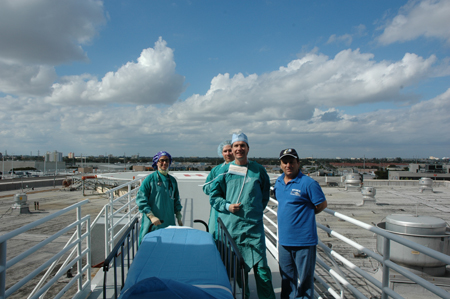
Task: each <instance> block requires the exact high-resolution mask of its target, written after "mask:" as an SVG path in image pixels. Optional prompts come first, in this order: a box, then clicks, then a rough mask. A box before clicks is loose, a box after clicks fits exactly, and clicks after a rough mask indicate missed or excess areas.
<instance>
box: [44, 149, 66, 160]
mask: <svg viewBox="0 0 450 299" xmlns="http://www.w3.org/2000/svg"><path fill="white" fill-rule="evenodd" d="M62 157H63V156H62V153H60V152H58V151H54V152H47V153H46V154H45V161H48V162H62V160H63V158H62Z"/></svg>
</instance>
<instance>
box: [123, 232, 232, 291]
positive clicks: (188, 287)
mask: <svg viewBox="0 0 450 299" xmlns="http://www.w3.org/2000/svg"><path fill="white" fill-rule="evenodd" d="M120 298H121V299H138V298H205V299H206V298H208V299H210V298H224V299H225V298H233V296H232V293H231V286H230V282H229V280H228V277H227V274H226V270H225V266H224V265H223V263H222V260H221V259H220V254H219V252H218V251H217V248H216V245H215V244H214V240H213V238H212V236H211V234H209V233H207V232H203V231H200V230H196V229H191V228H185V227H183V228H179V227H177V228H172V227H168V228H165V229H160V230H157V231H154V232H151V233H148V234H147V235H146V236H145V237H144V239H143V240H142V243H141V245H140V247H139V250H138V252H137V254H136V257H135V259H134V261H133V264H132V265H131V267H130V271H129V272H128V276H127V280H126V282H125V286H124V288H123V290H122V292H121V296H120Z"/></svg>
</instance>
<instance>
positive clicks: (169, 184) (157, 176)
mask: <svg viewBox="0 0 450 299" xmlns="http://www.w3.org/2000/svg"><path fill="white" fill-rule="evenodd" d="M171 163H172V157H171V156H170V154H169V153H168V152H165V151H160V152H158V153H157V154H156V155H155V156H154V157H153V168H154V169H157V170H156V171H155V172H153V173H152V174H150V175H148V176H147V177H146V178H145V179H144V181H143V182H142V185H141V187H140V188H139V191H138V194H137V196H136V204H137V205H138V207H139V212H141V213H142V223H141V230H140V232H139V244H141V242H142V238H144V236H145V235H146V234H147V233H148V232H149V229H150V225H151V224H153V227H152V231H154V230H157V229H161V228H165V227H168V226H169V225H175V217H174V214H175V216H176V219H177V222H178V225H180V226H183V222H182V215H181V208H182V206H181V204H180V194H179V192H178V184H177V181H176V179H175V178H174V177H173V176H171V175H169V166H170V164H171ZM161 220H163V222H162V221H161Z"/></svg>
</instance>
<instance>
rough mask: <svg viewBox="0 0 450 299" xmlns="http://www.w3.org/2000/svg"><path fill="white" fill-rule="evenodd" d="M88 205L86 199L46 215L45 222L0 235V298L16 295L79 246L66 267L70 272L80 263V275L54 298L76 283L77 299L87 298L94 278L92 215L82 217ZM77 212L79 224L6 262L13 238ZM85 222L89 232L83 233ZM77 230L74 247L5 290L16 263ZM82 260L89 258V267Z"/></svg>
mask: <svg viewBox="0 0 450 299" xmlns="http://www.w3.org/2000/svg"><path fill="white" fill-rule="evenodd" d="M87 203H89V200H84V201H81V202H79V203H76V204H74V205H71V206H69V207H67V208H64V209H62V210H60V211H58V212H56V213H53V214H51V215H49V216H46V217H44V218H42V219H39V220H37V221H35V222H32V223H29V224H27V225H24V226H23V227H20V228H18V229H16V230H14V231H11V232H9V233H6V234H5V235H3V236H0V299H5V298H7V297H9V296H10V295H11V294H13V293H14V292H15V291H17V290H18V289H20V288H21V287H22V286H24V285H25V284H26V283H28V282H29V281H30V280H31V279H33V278H35V277H36V276H37V275H38V274H40V273H41V272H43V271H44V270H45V269H46V268H47V267H49V266H50V265H51V264H52V263H53V262H54V261H56V260H58V259H59V258H60V257H61V256H63V255H64V254H66V253H67V252H68V251H69V250H70V249H72V248H74V247H76V248H77V256H76V257H75V258H74V259H73V261H72V262H71V263H69V265H68V266H67V267H66V268H67V270H68V269H70V268H69V267H72V266H73V265H74V264H75V263H77V270H78V274H77V275H75V276H74V277H73V278H72V279H71V280H70V281H69V284H68V285H67V286H66V287H65V288H64V289H63V290H62V291H60V292H59V293H58V295H57V296H56V297H55V298H59V297H61V296H62V295H63V294H64V293H65V290H67V289H68V288H69V287H70V286H71V285H73V284H74V283H75V282H77V284H78V290H77V293H76V295H75V296H74V298H81V297H83V296H84V297H85V296H86V295H87V294H88V292H89V291H90V284H91V275H90V271H91V270H90V269H91V264H90V250H91V248H90V216H89V215H87V216H85V217H81V206H82V205H84V204H87ZM74 209H76V211H77V215H76V221H75V222H73V223H72V224H70V225H68V226H67V227H66V228H64V229H62V230H60V231H58V232H57V233H55V234H54V235H52V236H50V237H49V238H47V239H46V240H43V241H42V242H40V243H38V244H37V245H35V246H33V247H32V248H30V249H28V250H26V251H25V252H23V253H21V254H19V255H17V256H16V257H14V258H12V259H10V260H9V261H7V257H6V252H7V243H8V241H9V240H10V239H11V238H14V237H16V236H18V235H20V234H22V233H24V232H26V231H28V230H30V229H33V228H35V227H37V226H39V225H41V224H43V223H46V222H47V221H50V220H52V219H54V218H57V217H59V216H62V215H64V214H65V213H67V212H70V211H72V210H74ZM84 223H86V224H87V225H86V232H85V233H84V234H83V233H82V231H81V228H82V225H83V224H84ZM74 228H76V232H77V239H76V240H74V241H73V242H72V243H71V244H69V245H68V246H65V248H63V249H62V250H60V251H59V252H57V253H56V254H55V255H54V256H53V257H52V258H50V259H49V260H47V261H44V263H43V264H41V265H40V266H39V267H37V268H36V269H35V270H34V271H32V272H31V273H29V274H28V275H26V276H25V277H24V278H22V279H21V280H20V281H18V282H16V283H15V284H14V285H12V286H11V287H9V288H8V289H6V271H7V270H8V269H9V268H11V267H12V266H14V265H15V264H17V263H19V262H21V261H23V259H25V258H27V257H28V256H30V255H32V254H33V253H35V252H37V251H38V250H40V249H42V248H43V247H44V246H45V245H48V244H50V243H51V242H52V241H54V240H56V238H58V237H60V236H61V235H63V234H64V233H66V232H68V231H69V230H71V229H74ZM83 241H86V245H85V248H84V250H83V248H82V242H83ZM83 257H86V264H85V266H84V267H83V264H82V259H83ZM63 273H64V272H60V273H59V274H56V275H55V277H54V278H53V279H52V280H50V281H49V282H48V283H47V284H45V285H44V286H43V287H42V288H40V289H39V290H38V291H36V292H35V294H34V295H33V296H31V298H33V299H34V298H38V297H39V296H40V295H41V294H43V293H44V292H46V291H47V290H48V289H49V288H50V287H51V286H52V285H53V283H54V282H55V281H56V280H57V279H59V278H60V277H61V276H62V275H63ZM83 273H86V275H85V279H86V281H85V282H84V283H83Z"/></svg>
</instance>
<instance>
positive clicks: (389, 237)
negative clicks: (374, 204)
mask: <svg viewBox="0 0 450 299" xmlns="http://www.w3.org/2000/svg"><path fill="white" fill-rule="evenodd" d="M270 202H271V203H275V204H278V202H277V201H276V200H274V199H271V200H270ZM266 209H267V210H269V211H270V212H271V213H273V212H275V211H274V210H273V209H272V208H271V207H270V206H267V208H266ZM324 212H325V213H328V214H330V215H333V216H335V217H338V218H340V219H342V220H345V221H347V222H349V223H352V224H354V225H356V226H359V227H361V228H364V229H366V230H368V231H371V232H373V233H375V234H378V235H381V236H383V237H384V238H385V242H384V245H385V248H384V250H385V251H384V254H383V256H381V255H379V254H377V253H375V252H373V251H372V250H370V249H368V248H366V247H364V246H362V245H360V244H358V243H356V242H354V241H353V240H350V239H349V238H346V237H345V236H343V235H341V234H339V233H338V232H336V231H334V230H332V229H331V228H329V227H326V226H324V225H322V224H320V223H317V227H318V228H320V229H322V230H324V231H325V232H327V234H329V235H330V236H333V237H336V238H338V239H340V240H341V241H343V242H345V243H347V244H349V245H350V246H352V247H354V248H356V249H358V250H359V251H361V252H364V253H365V254H367V255H368V256H370V257H372V258H374V259H375V260H377V261H378V262H380V263H381V264H382V265H383V279H382V281H381V282H380V281H378V280H376V279H375V278H373V277H372V276H371V275H370V274H369V273H367V272H366V271H364V270H362V269H360V268H358V267H357V266H356V265H354V264H353V263H352V262H350V261H349V260H347V259H345V258H344V257H343V256H341V255H339V254H338V253H337V252H335V251H334V250H331V249H330V248H328V247H327V246H326V245H325V244H323V243H322V242H321V241H320V240H319V246H320V247H321V248H322V249H323V250H324V252H325V253H326V254H327V255H328V257H329V258H330V259H331V261H332V263H333V266H334V267H335V268H336V271H337V272H336V271H335V270H333V269H332V268H331V267H329V266H328V265H327V264H326V263H325V262H324V261H323V260H322V259H320V257H317V264H318V265H319V266H320V267H322V268H324V269H325V270H326V271H327V272H328V273H329V275H331V277H332V279H333V280H335V281H336V282H337V285H338V287H340V288H341V291H340V293H341V294H340V295H339V294H338V293H337V292H336V291H334V290H333V289H332V288H331V287H330V286H329V285H328V284H326V282H325V281H324V280H323V279H321V278H320V279H317V281H318V282H319V283H321V284H322V285H323V286H324V287H325V288H326V289H327V290H328V292H329V293H330V294H331V295H332V296H333V297H334V298H343V297H344V293H343V291H344V290H343V289H342V287H341V284H342V285H343V286H344V287H345V288H346V289H348V290H350V291H351V292H352V293H353V295H354V296H356V297H358V298H360V297H361V296H362V297H361V298H365V296H364V295H362V293H361V292H360V291H359V290H357V289H356V288H354V287H353V286H351V285H349V284H348V281H347V280H346V279H345V277H344V275H343V274H342V272H341V271H340V270H339V269H337V268H339V266H338V265H337V263H336V262H335V261H334V258H337V259H338V260H339V261H340V262H342V264H343V265H344V266H345V267H346V268H347V269H349V270H351V271H352V272H355V273H357V274H359V275H360V276H361V277H363V278H364V279H366V280H367V281H368V282H370V283H371V284H372V285H373V286H374V287H375V288H378V289H379V290H380V291H381V293H382V296H383V298H387V296H391V297H392V298H402V296H401V295H399V294H398V293H396V292H395V291H394V290H392V289H390V288H389V269H393V270H395V271H397V272H398V273H400V274H402V275H403V276H405V277H406V278H408V279H410V280H411V281H413V282H415V283H417V284H418V285H421V286H422V287H424V288H425V289H427V290H429V291H431V292H433V293H434V294H436V295H438V296H440V297H442V298H450V293H448V292H447V291H445V290H443V289H442V288H440V287H438V286H436V285H434V284H432V283H430V282H428V281H427V280H425V279H423V278H421V277H419V276H417V275H415V274H414V273H412V272H410V271H409V270H407V269H405V268H403V267H401V266H399V265H397V264H396V263H394V262H392V261H391V260H390V259H389V244H390V241H395V242H397V243H400V244H402V245H404V246H407V247H410V248H412V249H414V250H416V251H418V252H421V253H424V254H426V255H428V256H430V257H433V258H435V259H437V260H440V261H442V262H444V263H446V264H450V257H449V256H448V255H446V254H443V253H441V252H438V251H435V250H433V249H430V248H428V247H425V246H423V245H420V244H417V243H415V242H412V241H409V240H407V239H404V238H402V237H400V236H397V235H395V234H392V233H389V232H387V231H384V230H382V229H380V228H378V227H375V226H372V225H369V224H367V223H364V222H362V221H359V220H356V219H354V218H351V217H348V216H346V215H344V214H341V213H338V212H335V211H333V210H330V209H325V210H324ZM275 213H276V212H275ZM264 219H265V220H267V221H268V222H269V223H270V224H271V225H273V221H272V220H271V219H270V221H269V218H268V217H267V216H266V215H264ZM275 227H276V228H277V226H275ZM265 230H266V231H269V230H270V229H269V228H267V227H266V226H265ZM270 235H271V236H272V237H274V236H275V235H274V234H273V232H272V233H270ZM274 238H275V240H276V241H275V242H276V245H275V247H274V246H268V247H267V249H268V250H269V251H271V252H272V254H273V255H274V257H275V258H277V259H278V254H277V252H275V251H273V250H274V248H275V250H277V248H278V247H277V246H278V238H277V237H276V236H275V237H274ZM338 272H340V273H338ZM315 277H316V278H318V277H319V276H318V274H317V273H315ZM339 282H340V283H339ZM316 295H317V294H316Z"/></svg>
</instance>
